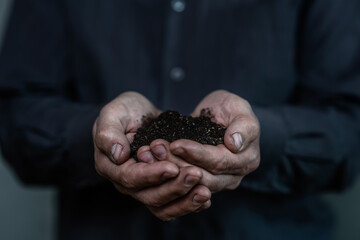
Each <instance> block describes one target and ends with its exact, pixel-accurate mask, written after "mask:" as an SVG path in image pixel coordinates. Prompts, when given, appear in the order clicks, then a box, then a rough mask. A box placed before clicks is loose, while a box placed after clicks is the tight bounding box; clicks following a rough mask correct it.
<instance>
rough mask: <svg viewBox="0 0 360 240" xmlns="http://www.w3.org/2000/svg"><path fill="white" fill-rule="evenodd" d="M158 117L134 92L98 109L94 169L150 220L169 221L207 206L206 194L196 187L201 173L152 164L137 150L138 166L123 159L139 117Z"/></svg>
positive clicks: (146, 153) (144, 151) (164, 163)
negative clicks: (136, 203) (135, 202)
mask: <svg viewBox="0 0 360 240" xmlns="http://www.w3.org/2000/svg"><path fill="white" fill-rule="evenodd" d="M159 113H160V111H159V110H158V109H156V107H154V106H153V105H152V104H151V103H150V102H149V101H148V100H147V99H146V98H145V97H144V96H142V95H141V94H138V93H135V92H126V93H123V94H121V95H119V96H118V97H117V98H115V99H114V100H113V101H111V102H110V103H108V104H107V105H106V106H104V108H103V109H102V110H101V112H100V115H99V117H98V118H97V119H96V121H95V123H94V126H93V139H94V148H95V153H94V154H95V168H96V170H97V172H98V173H99V174H100V175H101V176H103V177H105V178H107V179H109V180H110V181H111V182H112V183H113V184H114V186H115V188H116V189H117V190H118V191H119V192H121V193H123V194H126V195H130V196H132V197H133V198H134V199H136V200H138V201H140V202H142V203H143V204H145V205H146V206H147V207H148V208H149V209H150V211H151V212H152V213H153V214H154V215H155V216H156V217H158V218H160V219H162V220H170V219H172V218H175V217H178V216H182V215H185V214H188V213H191V212H198V211H201V210H202V209H206V208H208V207H209V206H210V197H211V193H210V191H209V189H208V188H206V187H204V186H201V185H198V183H199V182H200V180H201V178H202V173H201V171H199V170H198V169H197V168H196V167H191V166H189V167H185V168H181V169H179V167H178V166H177V165H175V164H174V163H171V162H169V161H153V160H152V158H151V157H150V155H151V154H150V152H149V149H146V148H142V149H141V150H140V149H139V151H138V157H140V158H141V159H143V161H142V162H136V161H135V160H134V159H133V158H130V159H129V156H130V142H131V141H132V140H133V136H134V135H135V133H136V131H137V129H138V128H139V127H140V126H141V123H142V118H143V116H153V117H156V116H158V115H159ZM147 156H148V157H147ZM144 160H145V162H144ZM146 161H147V162H146ZM199 196H201V197H199Z"/></svg>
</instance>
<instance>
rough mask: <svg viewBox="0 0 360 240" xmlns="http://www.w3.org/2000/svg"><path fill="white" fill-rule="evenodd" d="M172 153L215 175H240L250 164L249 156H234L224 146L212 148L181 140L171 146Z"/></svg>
mask: <svg viewBox="0 0 360 240" xmlns="http://www.w3.org/2000/svg"><path fill="white" fill-rule="evenodd" d="M170 151H171V152H172V153H173V154H174V155H177V156H179V157H180V158H182V159H184V160H186V161H187V162H189V163H191V164H193V165H196V166H199V167H201V168H204V169H206V170H207V171H209V172H210V173H212V174H215V175H226V174H230V175H232V174H239V172H242V168H243V167H244V165H246V164H247V163H248V159H247V158H246V157H247V154H234V153H232V152H230V151H229V150H228V149H227V148H226V147H225V146H224V145H222V144H220V145H217V146H212V145H206V144H200V143H197V142H194V141H191V140H186V139H181V140H176V141H174V142H172V143H171V144H170ZM243 155H244V156H243Z"/></svg>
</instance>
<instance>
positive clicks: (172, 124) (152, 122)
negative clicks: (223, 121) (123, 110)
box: [130, 109, 226, 160]
mask: <svg viewBox="0 0 360 240" xmlns="http://www.w3.org/2000/svg"><path fill="white" fill-rule="evenodd" d="M212 117H213V116H212V114H211V112H210V111H209V110H206V109H203V110H202V111H201V114H200V117H191V116H183V115H181V114H180V113H179V112H176V111H166V112H163V113H161V114H160V115H159V116H158V117H157V118H154V119H151V118H147V119H145V120H144V121H143V125H142V127H141V128H139V129H138V130H137V133H136V134H135V136H134V141H133V142H132V143H131V145H130V150H131V153H130V156H131V157H133V158H135V160H137V157H136V153H137V150H138V149H139V148H140V147H141V146H144V145H150V143H151V142H152V141H154V140H155V139H164V140H166V141H168V142H173V141H175V140H177V139H190V140H193V141H196V142H199V143H202V144H209V145H218V144H223V143H224V135H225V131H226V128H224V127H222V126H221V125H219V124H217V123H214V122H212V121H211V118H212Z"/></svg>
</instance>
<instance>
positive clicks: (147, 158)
mask: <svg viewBox="0 0 360 240" xmlns="http://www.w3.org/2000/svg"><path fill="white" fill-rule="evenodd" d="M138 159H139V160H140V161H141V162H145V163H153V162H154V156H153V155H152V154H151V152H149V151H145V152H142V153H141V154H139V156H138Z"/></svg>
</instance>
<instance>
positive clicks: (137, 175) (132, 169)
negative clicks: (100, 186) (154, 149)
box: [95, 151, 179, 190]
mask: <svg viewBox="0 0 360 240" xmlns="http://www.w3.org/2000/svg"><path fill="white" fill-rule="evenodd" d="M95 156H96V159H95V167H96V170H97V171H98V173H99V174H100V175H101V176H104V177H106V178H108V179H109V180H110V181H112V182H113V183H115V184H119V185H121V186H123V187H125V188H128V189H132V190H138V189H142V188H145V187H149V186H154V185H158V184H161V183H163V182H164V181H166V180H167V179H170V178H174V177H176V176H177V175H178V174H179V168H178V167H177V166H176V165H175V164H174V163H171V162H168V161H161V162H155V163H153V164H148V163H142V162H136V161H135V160H134V159H133V158H131V159H129V160H127V161H126V162H124V163H123V164H122V165H119V166H118V165H115V164H113V163H112V162H111V161H110V160H109V159H108V158H107V157H106V155H104V154H102V153H101V152H100V151H96V152H95Z"/></svg>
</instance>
